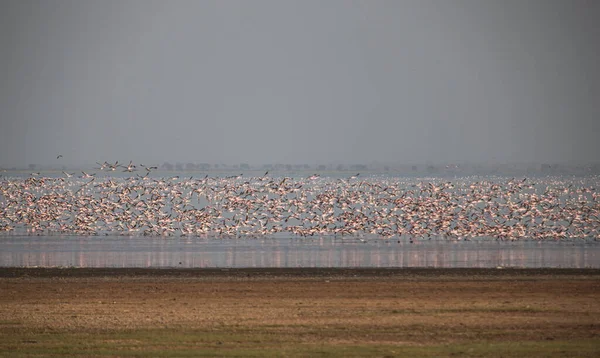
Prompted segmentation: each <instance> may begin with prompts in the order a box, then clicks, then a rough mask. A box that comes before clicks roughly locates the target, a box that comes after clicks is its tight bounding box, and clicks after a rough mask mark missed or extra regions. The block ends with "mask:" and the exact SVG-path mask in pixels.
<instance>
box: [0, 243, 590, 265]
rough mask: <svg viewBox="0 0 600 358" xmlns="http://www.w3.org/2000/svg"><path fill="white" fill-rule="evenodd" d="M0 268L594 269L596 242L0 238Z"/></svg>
mask: <svg viewBox="0 0 600 358" xmlns="http://www.w3.org/2000/svg"><path fill="white" fill-rule="evenodd" d="M0 266H3V267H32V266H42V267H61V266H62V267H153V268H161V267H162V268H167V267H186V268H191V267H207V268H208V267H210V268H234V267H235V268H244V267H271V268H273V267H439V268H455V267H481V268H489V267H499V266H501V267H528V268H548V267H563V268H600V242H598V241H592V240H575V241H543V242H537V241H529V240H526V241H514V242H510V241H496V240H475V241H451V240H438V241H434V240H432V241H429V240H427V241H415V242H414V243H412V244H411V243H409V242H407V241H404V240H401V241H400V242H398V240H383V239H372V240H367V241H365V242H363V241H361V240H358V239H351V238H347V239H346V238H344V239H340V238H320V239H298V238H293V239H289V238H288V239H280V238H278V239H272V238H260V239H202V238H186V237H169V238H158V237H123V236H106V237H93V236H81V237H74V236H65V237H61V236H19V235H13V236H4V237H0Z"/></svg>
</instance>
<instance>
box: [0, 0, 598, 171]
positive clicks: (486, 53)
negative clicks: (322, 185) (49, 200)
mask: <svg viewBox="0 0 600 358" xmlns="http://www.w3.org/2000/svg"><path fill="white" fill-rule="evenodd" d="M599 23H600V2H598V1H567V0H564V1H549V0H548V1H534V0H530V1H521V0H514V1H512V0H502V1H500V0H499V1H484V0H473V1H458V0H456V1H455V0H452V1H444V0H439V1H427V0H414V1H332V0H330V1H280V0H274V1H145V0H143V1H123V0H118V1H106V0H102V1H81V0H73V1H62V0H55V1H21V0H15V1H6V0H4V1H1V2H0V51H1V54H2V55H1V56H0V120H1V122H0V124H1V126H0V166H5V167H7V166H24V165H27V164H29V163H35V164H42V165H54V164H59V163H60V164H61V165H62V164H64V165H73V164H88V163H92V164H93V163H94V162H96V161H99V162H103V161H105V160H106V161H112V162H114V161H115V160H119V161H127V162H128V161H129V160H133V161H134V162H137V163H140V162H141V163H144V164H146V163H147V164H153V163H154V164H161V163H163V162H164V161H171V162H175V161H180V162H188V161H189V162H194V163H198V162H208V163H228V164H237V163H250V164H262V163H293V164H302V163H308V164H311V165H312V164H317V163H318V164H324V163H333V162H342V163H371V162H373V161H379V162H389V163H426V162H429V163H452V162H461V163H464V162H489V161H494V162H572V161H576V162H584V163H585V162H598V155H599V154H600V140H599V138H600V109H599V108H600V107H599V106H600V104H599V101H600V86H599V80H600V70H599V68H598V64H599V63H600V55H599V53H600V51H599V46H600V45H599V44H600V42H599V40H598V39H600V25H598V24H599ZM58 154H62V155H63V156H64V157H63V158H61V159H60V162H58V161H57V159H56V156H57V155H58Z"/></svg>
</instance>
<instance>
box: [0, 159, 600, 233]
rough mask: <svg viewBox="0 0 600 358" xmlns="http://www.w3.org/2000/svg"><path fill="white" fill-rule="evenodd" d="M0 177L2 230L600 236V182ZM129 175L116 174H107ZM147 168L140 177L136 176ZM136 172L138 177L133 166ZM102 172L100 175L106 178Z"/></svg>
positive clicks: (108, 167) (105, 166) (111, 167)
mask: <svg viewBox="0 0 600 358" xmlns="http://www.w3.org/2000/svg"><path fill="white" fill-rule="evenodd" d="M98 165H99V167H97V168H96V169H97V170H99V171H98V172H95V173H92V174H89V173H85V172H81V175H76V174H75V173H67V172H63V175H60V176H58V177H57V176H54V177H53V176H43V175H40V174H39V173H32V174H31V175H29V176H26V177H0V231H5V232H9V233H18V232H22V233H28V234H34V235H49V234H61V235H150V236H172V235H182V236H200V237H220V238H244V237H265V236H293V237H307V236H350V237H355V238H357V239H358V240H367V239H370V238H385V239H391V238H395V239H398V240H400V239H402V238H406V239H407V240H410V242H412V241H413V240H419V239H431V238H436V239H439V238H453V239H464V240H469V239H473V238H495V239H499V240H519V239H533V240H545V239H554V240H560V239H593V240H600V200H599V198H600V195H599V194H598V192H597V191H596V190H595V188H596V183H597V182H598V181H599V178H596V177H591V178H583V179H582V178H539V179H536V180H535V181H534V180H531V179H525V178H524V179H514V178H513V179H506V178H485V179H482V178H461V179H453V180H450V181H448V180H442V179H423V180H419V179H406V178H393V177H379V176H369V177H362V176H360V175H359V174H357V175H354V176H351V177H345V178H333V177H320V176H319V175H316V174H315V175H311V176H309V177H302V178H291V177H272V176H269V174H268V172H267V173H265V174H264V175H261V176H253V177H244V175H235V176H226V177H211V176H204V177H201V178H194V177H189V178H182V177H179V176H174V177H169V178H164V177H154V175H149V174H150V173H151V172H152V171H153V170H155V169H157V168H156V167H149V166H143V165H139V166H137V165H134V164H133V163H132V162H130V163H129V164H128V165H120V164H119V163H118V162H115V163H108V162H104V163H98ZM113 171H119V172H121V173H122V172H126V173H132V175H130V176H126V177H123V175H122V174H121V175H120V176H115V175H112V174H110V172H113ZM140 171H141V172H143V173H144V175H140V174H139V173H138V172H140ZM134 172H136V173H135V175H133V173H134ZM98 174H100V175H98Z"/></svg>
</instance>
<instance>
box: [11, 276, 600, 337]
mask: <svg viewBox="0 0 600 358" xmlns="http://www.w3.org/2000/svg"><path fill="white" fill-rule="evenodd" d="M223 327H229V328H235V327H238V328H240V329H242V328H253V327H254V328H260V329H263V330H267V331H268V330H269V329H271V328H272V329H273V330H275V331H277V332H281V331H282V330H287V331H289V333H290V334H294V335H297V334H301V335H302V336H301V337H303V338H302V339H306V340H307V341H311V340H325V341H328V342H355V343H356V342H359V343H365V342H367V343H369V342H371V343H390V342H393V343H394V344H398V343H400V342H404V343H408V344H432V343H441V342H457V341H458V342H462V341H474V340H475V341H479V340H493V341H507V340H517V339H518V340H541V339H547V340H554V339H560V340H589V339H599V337H600V270H593V269H589V270H577V269H564V270H561V269H441V270H440V269H229V270H221V269H214V270H206V269H173V270H165V269H156V270H154V269H60V268H56V269H43V268H37V269H36V268H32V269H25V268H0V330H1V331H2V332H3V333H4V334H10V332H11V330H14V329H21V330H22V329H36V330H38V329H39V330H59V331H85V330H90V331H93V330H107V329H108V330H119V329H138V328H178V329H204V330H206V329H219V328H223ZM297 338H298V337H295V338H294V339H297Z"/></svg>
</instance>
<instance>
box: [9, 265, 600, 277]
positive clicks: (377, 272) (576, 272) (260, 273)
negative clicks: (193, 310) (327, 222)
mask: <svg viewBox="0 0 600 358" xmlns="http://www.w3.org/2000/svg"><path fill="white" fill-rule="evenodd" d="M508 276H511V277H533V276H556V277H560V276H591V277H600V269H571V268H534V269H530V268H443V269H440V268H60V267H50V268H46V267H0V278H24V277H29V278H35V277H39V278H69V277H72V278H92V277H113V278H120V277H123V278H126V277H132V278H135V277H148V278H153V277H155V278H160V277H164V278H195V277H196V278H249V277H250V278H267V279H268V278H276V279H294V278H320V277H339V278H356V277H360V278H394V277H396V278H420V277H422V278H435V277H460V278H468V277H489V278H494V277H497V278H501V277H508Z"/></svg>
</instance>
